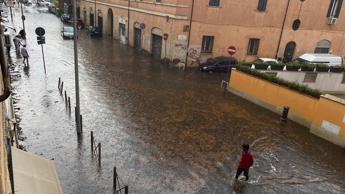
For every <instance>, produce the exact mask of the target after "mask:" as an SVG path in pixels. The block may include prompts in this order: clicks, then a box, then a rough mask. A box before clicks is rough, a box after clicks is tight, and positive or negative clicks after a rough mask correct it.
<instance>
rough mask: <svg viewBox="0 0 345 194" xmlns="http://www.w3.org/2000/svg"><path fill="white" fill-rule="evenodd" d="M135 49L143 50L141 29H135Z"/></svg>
mask: <svg viewBox="0 0 345 194" xmlns="http://www.w3.org/2000/svg"><path fill="white" fill-rule="evenodd" d="M134 48H136V49H141V29H139V28H136V27H134Z"/></svg>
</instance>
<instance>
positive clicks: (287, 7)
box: [275, 0, 290, 59]
mask: <svg viewBox="0 0 345 194" xmlns="http://www.w3.org/2000/svg"><path fill="white" fill-rule="evenodd" d="M289 6H290V0H288V2H287V5H286V8H285V15H284V20H283V25H282V28H281V30H280V35H279V40H278V46H277V50H276V56H275V58H276V59H277V58H278V54H279V47H280V44H281V41H282V37H283V32H284V28H285V21H286V17H287V14H288V11H289Z"/></svg>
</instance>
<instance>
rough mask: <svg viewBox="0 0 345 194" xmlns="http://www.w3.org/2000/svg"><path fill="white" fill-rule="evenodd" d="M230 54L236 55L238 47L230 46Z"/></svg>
mask: <svg viewBox="0 0 345 194" xmlns="http://www.w3.org/2000/svg"><path fill="white" fill-rule="evenodd" d="M228 53H229V55H231V56H232V55H234V54H235V53H236V47H234V46H229V48H228Z"/></svg>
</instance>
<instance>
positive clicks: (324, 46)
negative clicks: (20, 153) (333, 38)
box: [314, 40, 331, 53]
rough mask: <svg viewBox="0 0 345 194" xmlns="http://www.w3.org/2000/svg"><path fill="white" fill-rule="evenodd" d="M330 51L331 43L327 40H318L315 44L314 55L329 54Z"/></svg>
mask: <svg viewBox="0 0 345 194" xmlns="http://www.w3.org/2000/svg"><path fill="white" fill-rule="evenodd" d="M330 49H331V42H330V41H328V40H320V41H319V42H317V43H316V47H315V51H314V53H329V50H330Z"/></svg>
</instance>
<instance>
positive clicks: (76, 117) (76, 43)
mask: <svg viewBox="0 0 345 194" xmlns="http://www.w3.org/2000/svg"><path fill="white" fill-rule="evenodd" d="M95 2H96V1H95ZM77 22H78V21H77V0H73V31H74V32H73V33H74V34H73V36H74V37H73V41H74V73H75V101H76V107H75V122H76V129H77V133H78V134H80V133H81V126H80V119H79V118H80V100H79V71H78V28H77Z"/></svg>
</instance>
